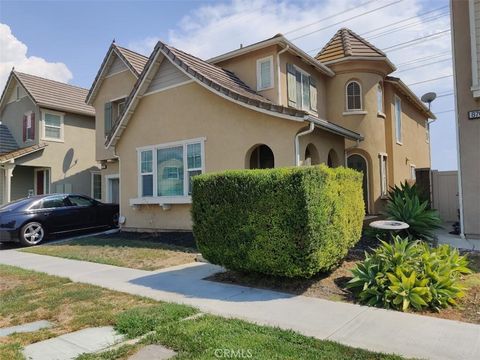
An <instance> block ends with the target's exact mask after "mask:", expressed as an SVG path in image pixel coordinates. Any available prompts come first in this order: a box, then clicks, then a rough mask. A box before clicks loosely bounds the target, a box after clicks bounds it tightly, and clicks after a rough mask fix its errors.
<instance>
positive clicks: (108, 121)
mask: <svg viewBox="0 0 480 360" xmlns="http://www.w3.org/2000/svg"><path fill="white" fill-rule="evenodd" d="M125 103H126V98H125V97H122V98H120V99H116V100H113V101H110V102H107V103H105V110H104V129H105V136H107V135H108V134H109V133H110V131H111V130H112V127H113V125H114V124H115V123H116V121H117V120H118V118H119V117H120V115H122V114H123V110H124V109H125Z"/></svg>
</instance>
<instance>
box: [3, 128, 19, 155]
mask: <svg viewBox="0 0 480 360" xmlns="http://www.w3.org/2000/svg"><path fill="white" fill-rule="evenodd" d="M17 149H18V144H17V142H16V141H15V138H14V137H13V135H12V133H11V132H10V130H9V129H8V127H7V125H5V124H1V123H0V154H5V153H8V152H10V151H14V150H17Z"/></svg>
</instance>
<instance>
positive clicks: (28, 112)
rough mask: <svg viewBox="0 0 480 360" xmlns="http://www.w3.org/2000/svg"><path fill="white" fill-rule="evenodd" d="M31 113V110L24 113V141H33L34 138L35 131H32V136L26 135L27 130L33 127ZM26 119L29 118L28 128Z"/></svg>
mask: <svg viewBox="0 0 480 360" xmlns="http://www.w3.org/2000/svg"><path fill="white" fill-rule="evenodd" d="M32 114H33V111H27V112H26V113H25V114H24V115H25V116H26V117H27V124H26V129H25V141H34V140H35V133H33V138H30V137H29V136H28V134H29V131H28V130H29V129H31V128H32V127H33V121H32ZM28 120H30V128H29V127H28Z"/></svg>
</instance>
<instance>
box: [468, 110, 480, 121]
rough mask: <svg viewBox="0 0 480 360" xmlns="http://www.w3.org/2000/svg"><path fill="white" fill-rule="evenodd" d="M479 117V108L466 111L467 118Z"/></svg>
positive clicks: (474, 118)
mask: <svg viewBox="0 0 480 360" xmlns="http://www.w3.org/2000/svg"><path fill="white" fill-rule="evenodd" d="M476 119H480V110H472V111H469V112H468V120H476Z"/></svg>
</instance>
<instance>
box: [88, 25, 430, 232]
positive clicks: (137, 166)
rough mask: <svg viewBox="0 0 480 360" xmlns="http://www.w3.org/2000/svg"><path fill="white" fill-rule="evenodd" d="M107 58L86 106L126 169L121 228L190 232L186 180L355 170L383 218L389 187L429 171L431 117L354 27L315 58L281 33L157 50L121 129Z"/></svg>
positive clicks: (129, 89) (131, 91)
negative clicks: (241, 43)
mask: <svg viewBox="0 0 480 360" xmlns="http://www.w3.org/2000/svg"><path fill="white" fill-rule="evenodd" d="M113 46H114V47H117V46H115V45H113ZM117 48H118V47H117ZM123 50H124V51H125V50H126V49H123ZM111 52H112V47H111V48H110V49H109V53H107V56H106V60H104V63H103V65H102V67H101V68H100V70H99V73H98V75H97V79H96V80H95V82H94V85H93V86H92V89H91V91H90V93H91V94H94V93H95V91H98V95H97V98H96V99H95V100H94V101H92V102H90V103H91V104H92V105H94V106H95V108H96V109H97V138H105V136H106V140H105V142H104V144H103V148H102V149H101V150H100V151H102V152H103V151H108V152H111V154H113V155H112V156H111V158H112V159H113V158H115V159H116V160H115V161H116V162H118V165H116V166H118V174H119V178H120V184H121V186H120V189H121V190H120V193H119V194H120V209H121V210H120V211H121V214H122V215H123V216H124V217H125V222H124V224H123V225H122V226H123V228H124V229H128V230H142V231H143V230H190V229H191V225H192V224H191V219H190V203H191V197H190V193H191V182H190V179H191V177H192V176H195V175H197V174H200V173H203V172H214V171H222V170H225V169H253V168H269V167H283V166H301V165H305V166H306V165H311V164H319V163H326V164H328V165H329V166H340V165H348V166H351V167H354V168H356V169H359V170H362V171H364V174H365V181H364V187H365V189H364V193H365V202H366V207H367V211H368V212H369V213H377V212H378V211H379V210H380V209H381V208H382V207H383V203H384V199H383V198H384V196H385V195H386V192H387V190H388V186H389V185H390V186H391V185H393V184H396V183H399V182H400V181H404V180H406V179H411V178H414V176H415V167H418V168H420V167H422V168H429V167H430V160H429V145H428V127H427V125H428V118H434V116H433V114H432V113H430V112H429V110H428V109H427V108H426V107H425V106H424V105H423V104H422V103H421V101H420V100H419V99H418V98H417V97H416V96H415V95H414V94H413V93H412V92H411V91H410V90H409V89H408V87H407V86H405V85H404V84H403V83H402V82H401V81H400V80H399V79H397V78H393V77H389V74H390V73H391V72H393V71H394V69H395V67H394V65H393V64H391V62H390V61H389V60H388V59H387V57H386V56H385V54H383V53H382V52H381V51H380V50H378V49H376V48H375V47H374V46H373V45H371V44H369V43H367V42H366V41H365V40H364V39H362V38H360V37H359V36H358V35H356V34H354V33H353V32H351V31H349V30H347V29H342V30H340V31H339V32H338V33H337V34H336V35H335V37H334V38H333V39H332V40H331V41H330V42H329V43H328V44H327V45H326V47H325V48H324V49H323V50H322V51H321V52H320V53H319V54H318V55H317V57H316V58H313V57H311V56H309V55H307V54H306V53H305V52H304V51H302V50H301V49H299V48H298V47H297V46H295V45H294V44H293V43H291V42H290V41H288V40H287V39H286V38H285V37H283V36H282V35H277V36H275V37H273V38H271V39H267V40H265V41H262V42H259V43H256V44H253V45H250V46H246V47H242V48H240V49H238V50H235V51H232V52H229V53H226V54H223V55H220V56H217V57H215V58H213V59H210V60H207V61H205V60H202V59H199V58H197V57H194V56H192V55H190V54H187V53H185V52H183V51H181V50H179V49H175V48H173V47H171V46H169V45H167V44H164V43H163V42H158V44H157V46H156V47H155V49H154V51H153V52H152V54H151V56H150V57H149V58H148V61H146V63H144V64H143V70H142V71H141V73H139V74H138V78H137V79H136V81H131V82H129V84H128V86H124V87H123V88H120V85H118V86H117V88H116V91H117V92H118V93H119V94H120V93H122V94H124V93H128V96H126V100H125V102H124V104H123V105H122V111H120V112H117V113H118V114H119V115H118V118H117V119H116V120H114V121H113V123H110V122H109V120H106V119H108V118H109V116H110V115H109V112H110V109H109V105H106V104H107V103H108V102H112V101H114V100H115V96H117V94H114V95H113V94H108V91H105V94H106V95H105V97H104V98H103V100H101V99H100V94H102V89H101V88H100V86H99V85H98V84H99V80H98V79H101V78H102V77H104V78H105V79H104V80H103V82H106V81H109V80H110V79H112V82H113V79H114V78H115V76H118V75H116V74H115V72H113V74H112V75H111V76H110V77H107V76H104V75H102V73H106V72H109V71H110V72H112V70H111V67H113V65H112V64H113V62H114V61H115V60H110V62H111V63H110V65H106V63H108V62H109V60H108V58H109V57H110V56H111V55H109V54H110V53H111ZM137 56H138V55H137ZM118 58H121V56H118ZM124 62H125V61H124ZM125 65H127V67H128V64H127V63H126V62H125ZM125 72H126V71H125ZM130 73H132V74H133V72H132V71H130ZM134 77H135V76H132V78H131V80H135V79H134ZM119 83H120V82H119V81H118V82H115V84H119ZM131 84H133V85H131ZM102 86H103V85H102ZM96 89H97V90H96ZM97 100H98V103H95V101H97ZM102 109H103V111H102ZM100 111H102V112H103V114H107V116H105V115H104V118H101V116H100V113H99V112H100ZM105 126H106V127H107V128H108V127H110V126H111V131H110V132H105V130H104V129H105ZM107 168H108V163H107Z"/></svg>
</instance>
